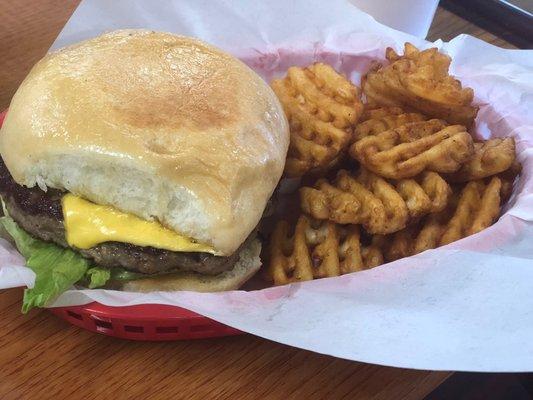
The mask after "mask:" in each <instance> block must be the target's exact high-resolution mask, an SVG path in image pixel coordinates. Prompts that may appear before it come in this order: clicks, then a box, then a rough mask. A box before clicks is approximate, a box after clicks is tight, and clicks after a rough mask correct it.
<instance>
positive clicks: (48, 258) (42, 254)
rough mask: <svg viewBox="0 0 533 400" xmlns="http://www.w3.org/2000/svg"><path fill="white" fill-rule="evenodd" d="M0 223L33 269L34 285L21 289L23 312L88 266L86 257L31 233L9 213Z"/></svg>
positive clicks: (65, 287)
mask: <svg viewBox="0 0 533 400" xmlns="http://www.w3.org/2000/svg"><path fill="white" fill-rule="evenodd" d="M0 223H2V225H3V226H4V228H5V229H6V231H7V232H8V233H9V234H10V235H11V237H12V238H13V240H14V241H15V244H16V246H17V249H18V250H19V251H20V253H21V254H22V255H23V256H24V258H26V265H27V266H28V267H29V268H31V269H32V270H33V272H35V285H34V287H33V288H32V289H26V290H25V291H24V299H23V301H22V312H23V313H27V312H28V311H29V310H31V309H32V308H33V307H44V306H45V305H46V304H48V303H49V302H50V301H51V300H53V299H55V298H56V297H57V296H59V295H60V294H61V293H63V292H64V291H66V290H68V289H69V288H70V287H71V286H72V285H73V284H74V283H76V282H77V281H79V280H80V279H81V278H82V277H83V276H84V275H85V272H86V271H87V269H88V268H89V261H88V260H86V259H84V258H83V257H81V256H80V255H78V254H76V253H75V252H74V251H72V250H70V249H63V248H61V247H59V246H56V245H55V244H52V243H47V242H44V241H42V240H38V239H35V238H33V237H31V236H30V235H29V234H28V233H26V232H25V231H24V230H23V229H22V228H20V227H19V226H18V225H17V223H16V222H15V221H13V219H11V218H10V217H9V216H7V215H6V216H4V217H2V218H0Z"/></svg>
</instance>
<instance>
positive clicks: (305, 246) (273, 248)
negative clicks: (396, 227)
mask: <svg viewBox="0 0 533 400" xmlns="http://www.w3.org/2000/svg"><path fill="white" fill-rule="evenodd" d="M289 231H290V225H289V224H288V223H287V222H286V221H279V222H278V223H277V225H276V227H275V229H274V232H273V233H272V236H271V238H270V245H269V264H268V270H267V277H268V279H269V280H271V281H272V282H274V284H275V285H284V284H287V283H291V282H300V281H307V280H312V279H314V278H326V277H333V276H339V275H342V274H347V273H350V272H356V271H361V270H364V269H368V268H372V267H375V266H377V265H380V264H382V263H383V256H382V255H381V252H380V250H379V249H378V248H377V247H375V246H363V245H362V244H361V240H360V233H359V227H357V226H355V225H348V226H341V225H338V224H335V223H333V222H331V221H316V220H313V219H312V218H310V217H307V216H305V215H301V216H300V217H299V219H298V221H297V223H296V227H295V228H294V234H292V235H291V234H290V232H289Z"/></svg>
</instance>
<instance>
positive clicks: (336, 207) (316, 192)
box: [300, 170, 409, 233]
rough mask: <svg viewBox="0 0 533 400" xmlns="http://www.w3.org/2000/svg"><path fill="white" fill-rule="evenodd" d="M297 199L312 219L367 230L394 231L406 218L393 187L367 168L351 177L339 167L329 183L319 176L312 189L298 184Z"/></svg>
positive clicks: (401, 202)
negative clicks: (332, 180) (298, 192)
mask: <svg viewBox="0 0 533 400" xmlns="http://www.w3.org/2000/svg"><path fill="white" fill-rule="evenodd" d="M300 199H301V207H302V210H303V211H304V212H306V213H308V214H310V215H312V216H313V217H314V218H316V219H328V220H331V221H334V222H338V223H341V224H361V225H363V227H364V228H365V230H366V231H367V232H369V233H390V232H396V231H398V230H400V229H402V228H403V227H404V226H405V224H406V223H407V220H408V218H409V210H408V208H407V205H406V203H405V201H404V200H403V199H402V196H401V195H400V193H398V191H397V190H396V189H395V188H394V186H393V185H391V184H390V183H388V182H387V181H386V180H385V179H383V178H380V177H379V176H377V175H375V174H373V173H371V172H367V171H360V172H359V174H357V175H355V176H351V175H350V174H349V173H348V172H347V171H345V170H340V171H339V172H338V174H337V178H336V179H335V181H334V182H333V184H330V183H329V182H327V181H326V180H325V179H321V180H319V181H318V182H317V183H316V187H315V188H311V187H302V188H301V189H300Z"/></svg>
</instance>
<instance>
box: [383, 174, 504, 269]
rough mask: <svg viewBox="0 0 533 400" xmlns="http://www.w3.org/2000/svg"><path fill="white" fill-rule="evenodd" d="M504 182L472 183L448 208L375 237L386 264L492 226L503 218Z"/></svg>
mask: <svg viewBox="0 0 533 400" xmlns="http://www.w3.org/2000/svg"><path fill="white" fill-rule="evenodd" d="M501 191H502V181H501V180H500V178H498V177H493V178H491V179H490V180H489V181H488V182H486V183H485V182H483V181H481V180H479V181H472V182H469V183H467V184H466V185H465V186H464V187H463V188H462V189H461V190H459V191H457V192H456V193H454V196H455V198H454V199H453V201H452V202H450V205H449V207H447V208H446V209H444V210H443V211H441V212H439V213H434V214H429V215H428V216H426V217H425V218H424V219H422V220H421V221H420V222H419V223H418V224H414V225H411V226H408V227H407V228H405V229H403V230H401V231H399V232H396V233H394V234H392V235H386V236H375V237H374V238H373V244H374V245H375V246H377V247H380V248H381V249H382V251H383V254H384V257H385V259H386V260H387V261H394V260H397V259H399V258H402V257H408V256H411V255H414V254H417V253H420V252H422V251H424V250H429V249H434V248H437V247H439V246H443V245H446V244H448V243H451V242H454V241H456V240H459V239H462V238H465V237H467V236H470V235H473V234H474V233H477V232H479V231H481V230H483V229H485V228H488V227H489V226H491V225H492V224H493V223H494V222H495V221H496V220H497V218H498V215H499V214H500V206H501V197H502V196H501V194H502V193H501Z"/></svg>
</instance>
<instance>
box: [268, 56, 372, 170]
mask: <svg viewBox="0 0 533 400" xmlns="http://www.w3.org/2000/svg"><path fill="white" fill-rule="evenodd" d="M272 88H273V90H274V92H275V93H276V95H277V96H278V98H279V99H280V101H281V104H282V105H283V109H284V110H285V114H286V115H287V119H288V120H289V126H290V133H291V141H290V146H289V153H288V156H287V163H286V166H285V173H286V174H287V175H288V176H292V177H295V176H302V175H304V174H306V173H307V172H309V171H311V170H314V169H324V168H326V167H327V166H328V165H330V163H331V162H332V161H333V160H334V159H335V158H337V157H338V156H339V154H340V153H341V152H342V151H343V150H344V149H345V148H346V147H347V146H348V144H349V141H350V138H351V135H352V131H353V125H354V124H355V123H356V122H357V120H358V119H359V117H360V115H361V112H362V109H363V106H362V103H361V99H360V95H359V93H358V90H357V88H356V87H355V86H354V85H353V84H352V83H351V82H350V81H348V80H347V79H346V78H345V77H343V76H342V75H340V74H338V73H337V72H336V71H335V70H334V69H333V68H332V67H330V66H329V65H326V64H321V63H316V64H313V65H311V66H309V67H307V68H298V67H291V68H289V70H288V73H287V77H286V78H284V79H278V80H274V81H273V82H272Z"/></svg>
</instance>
